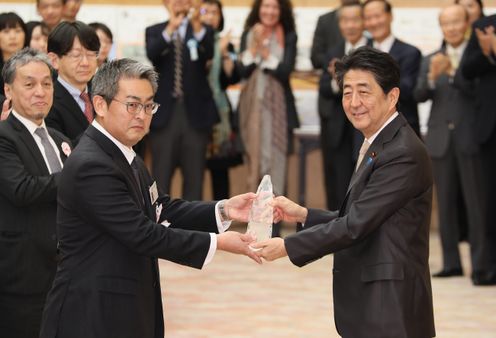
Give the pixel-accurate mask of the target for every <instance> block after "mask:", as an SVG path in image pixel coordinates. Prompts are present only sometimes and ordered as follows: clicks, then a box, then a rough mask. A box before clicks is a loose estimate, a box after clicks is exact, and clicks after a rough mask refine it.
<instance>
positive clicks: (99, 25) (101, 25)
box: [88, 22, 114, 42]
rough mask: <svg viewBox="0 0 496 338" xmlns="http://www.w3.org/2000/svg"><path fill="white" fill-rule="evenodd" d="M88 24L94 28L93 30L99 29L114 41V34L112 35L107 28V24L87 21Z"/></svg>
mask: <svg viewBox="0 0 496 338" xmlns="http://www.w3.org/2000/svg"><path fill="white" fill-rule="evenodd" d="M88 26H90V27H91V28H93V29H94V30H95V32H96V31H97V30H101V31H102V32H103V33H105V35H106V36H107V37H108V38H109V39H110V41H112V42H114V36H113V35H112V31H111V30H110V28H108V26H107V25H106V24H104V23H101V22H92V23H89V24H88Z"/></svg>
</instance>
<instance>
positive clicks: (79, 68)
mask: <svg viewBox="0 0 496 338" xmlns="http://www.w3.org/2000/svg"><path fill="white" fill-rule="evenodd" d="M49 56H50V58H51V60H52V65H53V67H54V68H55V69H57V71H58V73H59V76H61V77H62V78H63V79H64V80H65V81H67V82H68V83H69V84H71V85H72V86H74V87H75V88H78V89H79V90H81V91H83V90H84V89H85V88H86V85H87V83H88V82H89V81H90V80H91V78H92V77H93V75H95V72H96V68H97V57H98V53H97V52H95V51H89V50H87V49H86V48H84V47H83V46H82V45H81V42H79V39H78V38H77V37H75V38H74V43H73V45H72V48H71V50H70V51H69V52H68V53H67V54H65V55H62V56H58V55H56V54H55V53H49Z"/></svg>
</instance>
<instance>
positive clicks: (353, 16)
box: [339, 6, 363, 44]
mask: <svg viewBox="0 0 496 338" xmlns="http://www.w3.org/2000/svg"><path fill="white" fill-rule="evenodd" d="M339 29H340V31H341V35H343V38H344V39H345V40H346V41H349V42H350V43H352V44H355V43H357V42H358V40H360V38H361V37H362V34H363V19H362V8H361V7H360V6H345V7H343V8H341V9H340V10H339Z"/></svg>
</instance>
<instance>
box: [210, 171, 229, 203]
mask: <svg viewBox="0 0 496 338" xmlns="http://www.w3.org/2000/svg"><path fill="white" fill-rule="evenodd" d="M210 178H211V179H212V194H213V197H214V200H216V201H218V200H223V199H227V198H229V188H230V187H229V169H228V168H227V167H226V168H210Z"/></svg>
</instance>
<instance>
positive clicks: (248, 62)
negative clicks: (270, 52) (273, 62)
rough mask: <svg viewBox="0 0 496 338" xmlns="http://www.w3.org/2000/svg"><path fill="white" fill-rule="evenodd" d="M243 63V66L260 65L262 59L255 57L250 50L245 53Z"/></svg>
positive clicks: (242, 58) (242, 57)
mask: <svg viewBox="0 0 496 338" xmlns="http://www.w3.org/2000/svg"><path fill="white" fill-rule="evenodd" d="M241 62H242V63H243V65H245V66H249V65H251V64H252V63H259V62H260V57H259V56H253V54H252V53H251V52H250V51H249V50H245V51H244V52H243V55H242V56H241Z"/></svg>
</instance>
